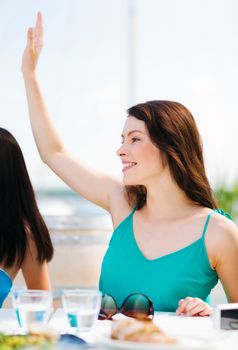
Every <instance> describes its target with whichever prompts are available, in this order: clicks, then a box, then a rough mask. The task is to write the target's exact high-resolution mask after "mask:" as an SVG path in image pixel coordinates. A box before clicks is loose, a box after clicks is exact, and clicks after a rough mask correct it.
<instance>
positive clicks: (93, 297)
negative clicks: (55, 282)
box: [62, 289, 101, 332]
mask: <svg viewBox="0 0 238 350" xmlns="http://www.w3.org/2000/svg"><path fill="white" fill-rule="evenodd" d="M62 304H63V308H64V311H65V313H66V315H67V317H68V320H69V324H70V326H71V327H75V328H76V330H77V332H85V331H89V330H90V329H91V328H92V327H93V325H94V324H95V323H96V320H97V319H98V314H99V311H100V306H101V292H99V291H98V290H96V289H64V290H63V294H62Z"/></svg>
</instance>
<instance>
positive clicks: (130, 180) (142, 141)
mask: <svg viewBox="0 0 238 350" xmlns="http://www.w3.org/2000/svg"><path fill="white" fill-rule="evenodd" d="M117 155H118V156H119V157H120V158H121V161H122V163H123V169H122V171H123V174H124V177H123V182H124V184H125V185H144V186H147V185H148V184H149V183H150V182H151V181H152V180H153V179H157V178H158V177H159V176H160V174H161V173H162V172H163V170H164V167H163V165H162V159H161V153H160V150H159V149H158V148H157V147H156V146H155V145H154V144H153V143H152V142H151V139H150V136H149V133H148V130H147V128H146V125H145V123H144V122H143V121H141V120H138V119H136V118H134V117H128V118H127V120H126V123H125V125H124V129H123V133H122V145H121V147H120V148H119V149H118V151H117Z"/></svg>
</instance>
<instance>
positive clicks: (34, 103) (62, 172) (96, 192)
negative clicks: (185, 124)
mask: <svg viewBox="0 0 238 350" xmlns="http://www.w3.org/2000/svg"><path fill="white" fill-rule="evenodd" d="M42 46H43V26H42V15H41V14H40V13H38V16H37V23H36V27H35V28H29V29H28V34H27V46H26V49H25V51H24V54H23V59H22V72H23V77H24V83H25V88H26V94H27V101H28V108H29V115H30V122H31V127H32V131H33V135H34V138H35V142H36V145H37V148H38V151H39V154H40V156H41V159H42V160H43V162H45V163H46V164H47V165H48V166H49V167H50V168H51V169H52V170H53V171H54V172H55V173H56V174H57V175H58V176H59V177H60V178H61V179H62V180H63V181H64V182H65V183H67V184H68V185H69V186H70V187H71V188H72V189H74V190H75V191H76V192H78V193H80V194H81V195H82V196H84V197H85V198H86V199H88V200H89V201H92V202H93V203H95V204H97V205H99V206H101V207H103V208H105V209H106V210H108V211H110V201H111V198H112V197H113V193H115V191H116V192H117V193H118V188H120V187H122V185H121V184H120V183H119V182H118V181H116V180H115V179H113V178H110V177H108V176H106V175H103V174H97V173H96V174H95V171H91V170H90V169H87V168H86V167H84V166H83V165H82V164H81V163H80V162H79V161H78V160H76V159H75V158H74V157H73V156H72V155H70V154H69V153H68V152H67V150H66V148H65V146H64V144H63V142H62V140H61V139H60V137H59V135H58V133H57V131H56V129H55V127H54V125H53V122H52V120H51V118H50V116H49V113H48V110H47V107H46V104H45V102H44V99H43V96H42V93H41V90H40V86H39V83H38V81H37V78H36V66H37V62H38V59H39V56H40V52H41V49H42ZM119 192H120V191H119Z"/></svg>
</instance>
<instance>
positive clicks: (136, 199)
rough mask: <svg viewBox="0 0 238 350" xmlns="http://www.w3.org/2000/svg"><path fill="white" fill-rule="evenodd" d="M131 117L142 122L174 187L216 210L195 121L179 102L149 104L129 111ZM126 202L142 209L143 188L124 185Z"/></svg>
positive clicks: (144, 198) (144, 190) (198, 202)
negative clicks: (158, 151) (157, 149)
mask: <svg viewBox="0 0 238 350" xmlns="http://www.w3.org/2000/svg"><path fill="white" fill-rule="evenodd" d="M127 112H128V117H130V116H132V117H135V118H136V119H139V120H142V121H144V122H145V125H146V127H147V130H148V132H149V135H150V138H151V141H152V142H153V144H155V145H156V146H157V147H158V148H159V150H160V152H161V156H162V162H163V164H164V165H165V164H168V166H169V169H170V173H171V175H172V177H173V178H174V180H175V181H176V183H177V185H178V186H179V187H180V188H181V189H182V190H183V191H184V192H185V194H186V195H187V197H188V198H190V199H191V200H192V201H193V202H195V203H196V204H200V205H202V206H204V207H208V208H212V209H215V208H217V203H216V200H215V198H214V196H213V192H212V189H211V187H210V184H209V182H208V179H207V176H206V173H205V167H204V160H203V150H202V141H201V137H200V135H199V132H198V128H197V125H196V123H195V120H194V118H193V116H192V114H191V113H190V111H189V110H188V109H187V108H186V107H184V106H183V105H182V104H181V103H178V102H172V101H148V102H145V103H140V104H138V105H136V106H133V107H131V108H129V109H128V111H127ZM126 193H127V198H128V202H129V203H130V204H131V205H132V206H135V205H136V206H137V208H138V209H140V208H142V207H143V206H144V204H145V202H146V188H145V187H144V186H142V185H140V186H126Z"/></svg>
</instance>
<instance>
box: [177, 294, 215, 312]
mask: <svg viewBox="0 0 238 350" xmlns="http://www.w3.org/2000/svg"><path fill="white" fill-rule="evenodd" d="M211 311H212V309H211V307H210V306H209V305H208V303H206V302H205V301H203V300H202V299H199V298H192V297H187V298H185V299H181V300H179V302H178V308H177V310H176V315H185V316H210V315H211Z"/></svg>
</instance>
